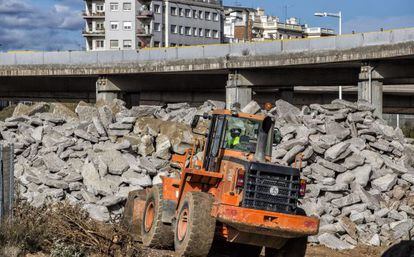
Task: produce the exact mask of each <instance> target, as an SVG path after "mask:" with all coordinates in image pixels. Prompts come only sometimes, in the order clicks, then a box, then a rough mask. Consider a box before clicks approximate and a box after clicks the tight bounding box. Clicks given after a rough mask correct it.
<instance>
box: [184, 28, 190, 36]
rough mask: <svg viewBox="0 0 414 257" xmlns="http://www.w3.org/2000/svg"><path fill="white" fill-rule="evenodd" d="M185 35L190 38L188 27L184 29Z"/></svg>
mask: <svg viewBox="0 0 414 257" xmlns="http://www.w3.org/2000/svg"><path fill="white" fill-rule="evenodd" d="M185 35H186V36H191V28H190V27H185Z"/></svg>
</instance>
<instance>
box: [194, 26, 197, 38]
mask: <svg viewBox="0 0 414 257" xmlns="http://www.w3.org/2000/svg"><path fill="white" fill-rule="evenodd" d="M193 36H195V37H197V36H198V29H197V28H193Z"/></svg>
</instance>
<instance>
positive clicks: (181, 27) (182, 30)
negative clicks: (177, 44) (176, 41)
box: [180, 26, 184, 35]
mask: <svg viewBox="0 0 414 257" xmlns="http://www.w3.org/2000/svg"><path fill="white" fill-rule="evenodd" d="M180 34H181V35H184V27H183V26H180Z"/></svg>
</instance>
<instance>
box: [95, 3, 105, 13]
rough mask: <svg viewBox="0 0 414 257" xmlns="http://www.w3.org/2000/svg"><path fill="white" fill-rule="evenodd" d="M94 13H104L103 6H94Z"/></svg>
mask: <svg viewBox="0 0 414 257" xmlns="http://www.w3.org/2000/svg"><path fill="white" fill-rule="evenodd" d="M96 11H97V12H103V11H104V6H103V4H97V5H96Z"/></svg>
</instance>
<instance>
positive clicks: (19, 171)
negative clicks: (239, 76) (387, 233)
mask: <svg viewBox="0 0 414 257" xmlns="http://www.w3.org/2000/svg"><path fill="white" fill-rule="evenodd" d="M213 108H224V103H222V102H217V101H207V102H206V103H205V104H204V105H202V106H201V107H199V108H192V107H190V106H189V105H188V104H185V103H183V104H168V105H167V106H165V107H160V106H138V107H132V108H131V109H127V108H126V107H125V103H124V102H122V101H120V100H115V101H114V102H112V103H110V104H98V105H97V107H95V106H92V105H88V104H86V103H83V102H81V103H79V104H78V105H77V107H76V110H75V112H73V111H71V110H70V109H68V108H67V107H66V106H65V105H63V104H59V103H53V104H46V103H38V104H35V105H33V106H26V105H22V104H19V105H18V106H17V107H16V109H15V111H14V113H13V116H12V117H11V118H8V119H6V121H5V122H0V133H1V136H2V139H3V140H5V141H7V142H12V143H14V147H15V155H16V162H15V177H16V179H17V180H18V181H19V182H18V185H19V187H18V193H19V194H20V197H21V198H23V199H27V200H28V201H29V202H30V203H31V204H32V205H34V206H40V205H43V204H44V203H46V202H48V201H52V202H54V201H63V200H67V201H69V202H70V203H74V204H75V203H79V204H81V205H83V206H84V208H85V209H86V210H87V211H88V212H89V213H90V215H91V217H93V218H95V219H97V220H101V221H108V220H110V219H111V218H116V217H119V215H120V214H121V213H122V212H123V204H124V202H125V200H126V198H127V195H128V193H129V192H130V191H131V190H135V189H141V188H146V187H149V186H152V185H153V184H157V183H161V178H160V176H174V169H172V168H171V166H170V165H169V159H170V157H171V154H172V153H180V154H183V153H184V150H185V149H186V148H188V147H189V146H190V145H191V144H192V142H193V135H192V133H191V130H190V128H189V126H188V124H190V123H191V121H192V119H193V117H194V115H195V114H203V113H204V112H210V111H211V110H212V109H213Z"/></svg>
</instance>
